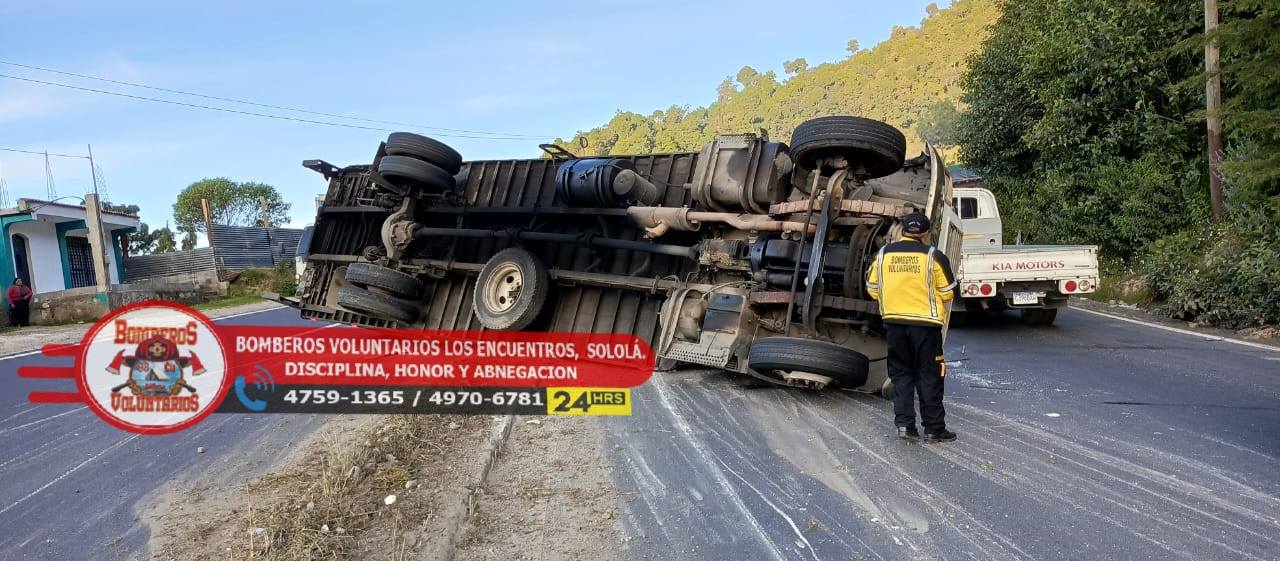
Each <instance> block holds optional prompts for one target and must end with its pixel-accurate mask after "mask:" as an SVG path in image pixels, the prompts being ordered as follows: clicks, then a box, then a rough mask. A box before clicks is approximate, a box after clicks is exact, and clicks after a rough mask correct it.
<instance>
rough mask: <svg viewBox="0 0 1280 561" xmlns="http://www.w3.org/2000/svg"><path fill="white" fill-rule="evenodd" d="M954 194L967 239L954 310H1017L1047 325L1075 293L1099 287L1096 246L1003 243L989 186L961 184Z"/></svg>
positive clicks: (962, 250)
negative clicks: (979, 186)
mask: <svg viewBox="0 0 1280 561" xmlns="http://www.w3.org/2000/svg"><path fill="white" fill-rule="evenodd" d="M954 196H955V199H954V201H953V202H954V206H955V209H956V211H957V212H958V213H959V214H960V220H961V223H962V224H963V230H964V241H963V243H962V244H961V247H960V254H961V257H960V267H959V271H958V272H957V278H958V280H959V282H960V296H961V297H960V298H959V299H957V300H956V303H955V304H954V309H953V310H952V312H953V313H955V312H961V313H964V312H996V313H998V312H1000V311H1003V310H1005V309H1016V310H1019V312H1020V313H1021V314H1022V319H1023V321H1025V322H1026V323H1028V324H1031V325H1049V324H1051V323H1053V320H1054V318H1055V317H1056V316H1057V314H1058V308H1061V307H1063V306H1065V305H1066V304H1067V299H1068V298H1070V296H1071V295H1073V294H1085V293H1089V292H1093V291H1094V290H1097V287H1098V247H1097V246H1092V245H1005V244H1004V236H1003V233H1002V228H1003V224H1002V223H1001V221H1000V208H999V206H997V205H996V198H995V196H994V195H992V193H991V191H988V190H986V189H982V188H977V187H957V188H955V189H954ZM957 317H963V316H962V315H961V316H957Z"/></svg>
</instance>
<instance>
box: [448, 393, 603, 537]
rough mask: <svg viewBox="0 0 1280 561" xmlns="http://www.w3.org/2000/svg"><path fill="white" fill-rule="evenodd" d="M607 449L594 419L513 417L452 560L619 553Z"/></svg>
mask: <svg viewBox="0 0 1280 561" xmlns="http://www.w3.org/2000/svg"><path fill="white" fill-rule="evenodd" d="M612 453H613V452H612V448H611V447H606V443H605V441H604V430H603V428H602V426H601V424H600V420H599V419H598V418H592V417H548V418H528V417H517V418H516V420H515V425H514V426H513V428H512V430H511V435H510V436H509V437H508V439H507V442H506V445H505V446H504V447H503V449H502V451H501V453H500V454H499V455H498V458H497V461H496V463H495V464H494V466H493V468H492V471H491V472H490V473H489V477H488V479H487V481H486V483H485V485H484V487H483V489H482V492H481V494H480V495H479V496H478V499H477V501H476V504H475V508H474V512H473V513H472V516H471V518H470V523H469V525H468V527H467V530H466V533H465V534H464V536H463V539H462V542H461V543H460V544H459V547H458V549H457V552H456V556H455V559H456V560H457V561H513V560H563V559H592V560H594V561H614V560H617V559H621V558H622V554H621V546H622V532H621V530H620V527H619V525H618V514H619V512H618V510H617V509H618V504H619V499H620V498H622V497H620V493H619V491H618V490H617V486H616V485H615V484H614V481H613V478H612V474H611V472H610V469H611V468H610V467H609V466H610V460H609V458H608V455H609V454H612Z"/></svg>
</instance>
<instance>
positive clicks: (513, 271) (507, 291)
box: [481, 263, 524, 313]
mask: <svg viewBox="0 0 1280 561" xmlns="http://www.w3.org/2000/svg"><path fill="white" fill-rule="evenodd" d="M522 288H524V273H523V272H521V270H520V267H518V266H516V265H515V264H514V263H503V264H502V265H501V266H499V267H498V268H496V269H494V271H493V275H492V276H490V277H489V282H488V283H487V284H486V286H485V287H484V292H483V293H482V294H481V296H483V300H484V306H485V307H486V308H489V309H490V310H492V311H494V312H499V313H501V312H505V311H507V310H510V309H511V308H513V307H515V305H516V301H517V300H519V298H520V289H522Z"/></svg>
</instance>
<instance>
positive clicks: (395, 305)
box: [338, 286, 418, 323]
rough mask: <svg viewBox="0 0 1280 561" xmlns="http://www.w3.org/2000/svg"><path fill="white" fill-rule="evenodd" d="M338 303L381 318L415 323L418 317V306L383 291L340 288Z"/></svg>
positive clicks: (349, 287) (352, 287)
mask: <svg viewBox="0 0 1280 561" xmlns="http://www.w3.org/2000/svg"><path fill="white" fill-rule="evenodd" d="M338 305H339V306H342V307H343V308H347V309H349V310H353V311H356V312H360V313H362V314H366V315H369V316H373V317H376V318H380V319H393V320H396V321H399V322H402V323H413V322H414V320H416V319H418V306H417V305H416V304H415V303H413V302H410V301H408V300H403V299H400V298H396V297H395V296H391V295H388V294H382V293H381V292H372V291H369V290H365V289H363V288H356V287H354V286H344V287H342V288H339V289H338Z"/></svg>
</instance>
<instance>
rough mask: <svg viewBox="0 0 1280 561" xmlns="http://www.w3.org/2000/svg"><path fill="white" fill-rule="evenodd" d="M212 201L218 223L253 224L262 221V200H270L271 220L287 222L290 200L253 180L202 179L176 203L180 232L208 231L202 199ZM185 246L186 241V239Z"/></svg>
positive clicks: (213, 216)
mask: <svg viewBox="0 0 1280 561" xmlns="http://www.w3.org/2000/svg"><path fill="white" fill-rule="evenodd" d="M202 199H203V200H207V201H209V218H210V220H211V221H212V222H213V223H214V224H221V225H228V226H253V225H260V224H262V220H263V215H262V214H263V208H262V203H261V200H262V199H265V200H266V212H267V216H266V218H267V221H268V222H269V223H271V224H279V223H282V222H287V221H288V218H289V206H290V205H289V203H287V202H285V201H284V199H283V198H282V197H281V196H280V193H279V191H276V188H275V187H272V186H270V185H267V184H265V183H256V182H252V181H246V182H239V183H238V182H235V181H231V180H230V179H227V178H225V177H216V178H213V179H202V180H200V181H197V182H195V183H192V184H191V185H188V186H187V188H186V189H183V190H182V192H181V193H178V200H177V202H175V203H173V219H174V222H176V223H177V226H178V231H180V232H203V231H205V223H204V213H203V210H202V208H201V203H200V201H201V200H202ZM184 246H185V240H184Z"/></svg>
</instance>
